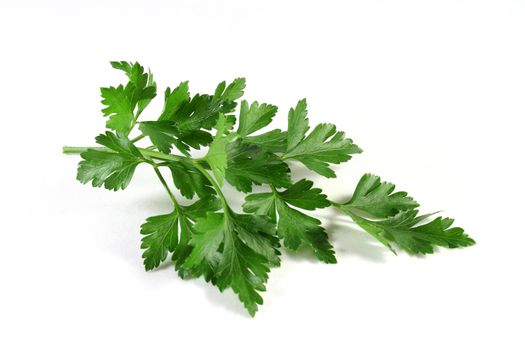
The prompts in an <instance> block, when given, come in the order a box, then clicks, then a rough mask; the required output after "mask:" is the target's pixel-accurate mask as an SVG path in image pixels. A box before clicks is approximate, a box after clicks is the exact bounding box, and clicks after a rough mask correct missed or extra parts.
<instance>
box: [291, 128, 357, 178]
mask: <svg viewBox="0 0 525 350" xmlns="http://www.w3.org/2000/svg"><path fill="white" fill-rule="evenodd" d="M355 153H361V149H360V148H359V147H358V146H357V145H355V144H354V143H353V141H352V139H348V138H347V139H345V133H344V132H342V131H336V128H335V125H333V124H319V125H317V126H316V127H315V128H314V130H313V131H312V132H311V133H310V134H309V135H308V136H306V137H305V138H304V139H302V140H301V141H300V142H299V143H298V144H297V146H295V147H294V148H290V146H289V147H288V150H287V151H286V153H285V154H284V157H283V158H284V159H295V160H298V161H300V162H301V163H303V164H304V165H305V166H306V167H307V168H309V169H310V170H312V171H315V172H316V173H318V174H320V175H323V176H325V177H332V178H333V177H335V172H334V171H333V170H332V169H330V168H329V163H331V164H339V163H342V162H346V161H347V160H350V159H351V158H352V157H351V154H355Z"/></svg>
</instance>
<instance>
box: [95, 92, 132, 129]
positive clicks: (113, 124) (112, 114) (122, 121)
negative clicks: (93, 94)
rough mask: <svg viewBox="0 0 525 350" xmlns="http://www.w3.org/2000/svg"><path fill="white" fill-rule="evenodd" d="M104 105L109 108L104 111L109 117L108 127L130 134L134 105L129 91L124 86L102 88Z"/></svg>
mask: <svg viewBox="0 0 525 350" xmlns="http://www.w3.org/2000/svg"><path fill="white" fill-rule="evenodd" d="M100 92H101V94H102V104H103V105H105V106H107V107H105V108H104V109H102V113H103V114H104V116H105V117H109V120H108V121H107V122H106V127H108V128H109V129H113V130H115V131H119V132H122V133H128V132H129V131H130V130H131V125H132V124H133V118H134V115H133V105H132V103H131V100H130V96H129V93H128V91H126V90H125V89H124V86H122V85H119V86H117V87H108V88H101V89H100Z"/></svg>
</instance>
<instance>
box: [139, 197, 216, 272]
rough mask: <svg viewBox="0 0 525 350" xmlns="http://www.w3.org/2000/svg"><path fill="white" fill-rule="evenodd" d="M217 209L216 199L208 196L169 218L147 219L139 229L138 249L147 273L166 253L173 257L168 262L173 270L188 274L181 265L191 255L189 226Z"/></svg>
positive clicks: (191, 233) (182, 207) (157, 264)
mask: <svg viewBox="0 0 525 350" xmlns="http://www.w3.org/2000/svg"><path fill="white" fill-rule="evenodd" d="M218 208H219V203H218V200H217V198H215V197H213V196H209V197H206V198H203V199H201V200H198V201H196V202H195V203H193V204H191V205H189V206H179V208H178V209H177V210H175V211H173V212H171V213H169V214H165V215H158V216H153V217H150V218H148V219H147V220H146V222H145V223H144V224H143V225H142V226H141V231H140V232H141V234H142V235H143V236H144V237H143V238H142V244H141V246H140V247H141V248H142V249H144V253H143V254H142V258H143V259H144V266H145V268H146V270H147V271H149V270H152V269H154V268H156V267H158V266H159V265H160V263H161V262H163V261H164V260H166V258H167V256H168V252H169V253H173V256H172V260H173V261H174V263H175V268H176V269H177V270H179V272H180V273H181V275H188V274H189V272H188V271H185V270H184V269H183V268H182V264H183V263H184V260H185V259H186V258H187V256H188V255H189V254H190V252H191V246H190V245H189V241H190V239H191V237H192V236H193V234H194V233H195V232H194V231H193V225H194V222H195V220H197V218H199V217H203V216H205V215H206V214H207V213H208V212H213V211H216V210H217V209H218Z"/></svg>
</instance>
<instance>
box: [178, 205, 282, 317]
mask: <svg viewBox="0 0 525 350" xmlns="http://www.w3.org/2000/svg"><path fill="white" fill-rule="evenodd" d="M268 230H270V231H269V232H268ZM195 231H196V232H197V233H196V234H195V235H194V236H193V238H192V239H191V245H192V246H193V247H194V248H193V250H192V252H191V254H190V255H189V256H188V258H187V259H186V262H185V264H184V266H185V267H186V268H188V269H192V268H199V266H201V265H202V264H206V265H207V266H210V267H212V269H213V279H212V281H213V283H215V284H216V285H217V287H218V288H219V289H220V290H224V289H226V288H228V287H229V288H232V290H233V291H234V292H235V293H236V294H237V295H238V296H239V299H240V300H241V302H242V303H243V304H244V306H245V307H246V309H247V310H248V312H249V313H250V315H252V316H253V315H255V313H256V312H257V309H258V307H257V305H261V304H262V302H263V300H262V297H261V296H260V294H259V292H261V291H264V290H265V286H264V284H265V283H266V281H267V280H268V272H269V270H270V267H271V266H272V265H274V264H272V262H271V261H270V260H269V259H268V254H269V252H270V251H271V252H273V254H272V253H270V255H271V259H276V260H278V256H277V254H278V252H277V248H278V241H277V239H276V238H275V237H274V232H273V225H272V224H271V223H268V222H266V221H265V219H264V217H258V216H253V215H238V214H234V213H230V212H227V213H209V214H208V215H207V216H206V217H205V218H200V219H198V220H197V222H196V224H195Z"/></svg>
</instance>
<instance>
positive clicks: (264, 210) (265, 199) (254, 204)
mask: <svg viewBox="0 0 525 350" xmlns="http://www.w3.org/2000/svg"><path fill="white" fill-rule="evenodd" d="M242 208H243V210H244V211H245V212H246V213H251V214H258V215H264V216H268V217H269V218H270V219H271V220H272V221H273V222H276V221H277V216H276V213H275V209H276V208H275V198H274V195H273V193H267V192H266V193H254V194H250V195H248V196H246V198H245V202H244V204H243V205H242Z"/></svg>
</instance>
